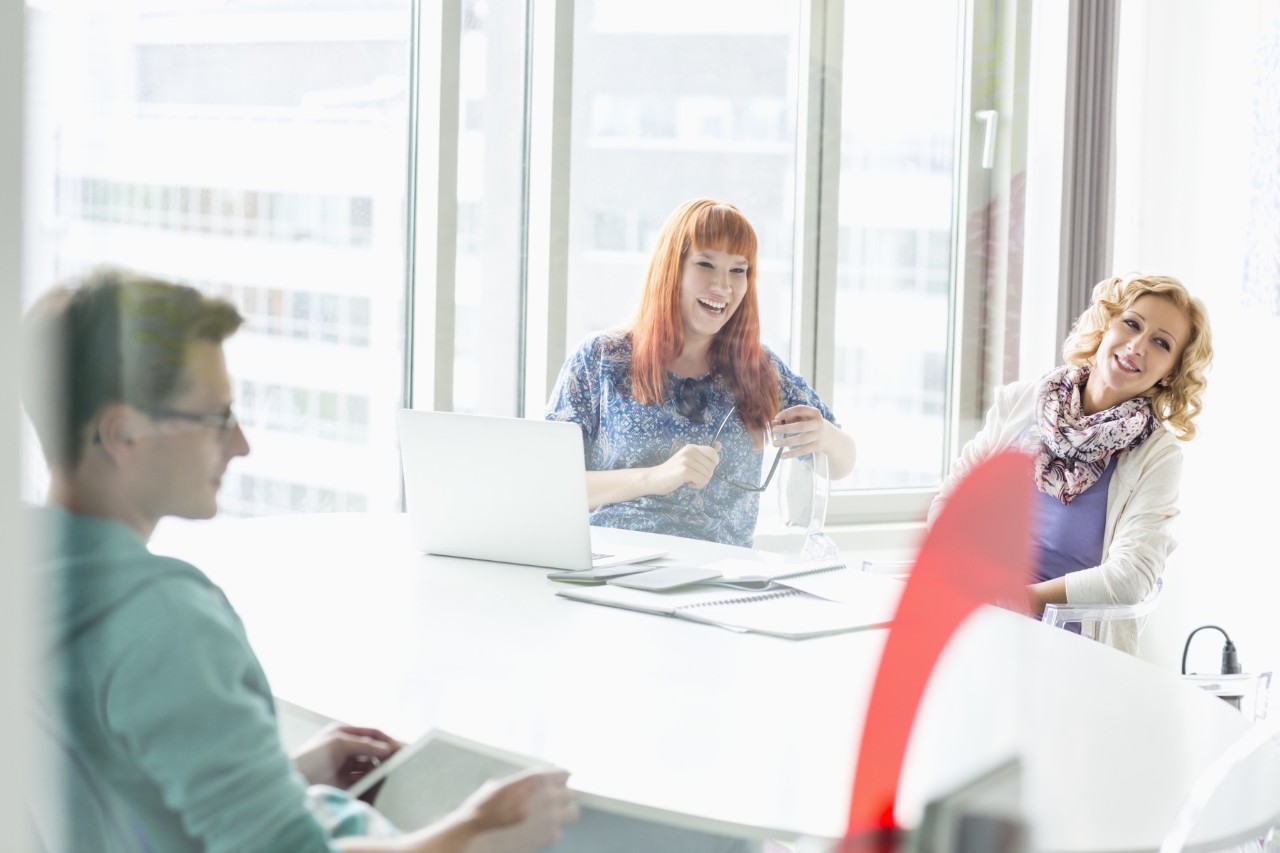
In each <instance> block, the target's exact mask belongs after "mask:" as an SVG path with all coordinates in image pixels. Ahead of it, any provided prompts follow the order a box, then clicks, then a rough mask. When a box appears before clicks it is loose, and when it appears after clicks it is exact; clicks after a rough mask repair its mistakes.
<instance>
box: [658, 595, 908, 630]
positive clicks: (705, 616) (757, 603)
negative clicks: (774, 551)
mask: <svg viewBox="0 0 1280 853" xmlns="http://www.w3.org/2000/svg"><path fill="white" fill-rule="evenodd" d="M676 615H677V616H679V617H681V618H685V619H692V620H694V621H698V622H709V623H711V624H713V625H719V626H720V627H722V628H729V629H731V630H737V631H753V632H756V633H761V634H772V635H775V636H779V637H787V638H791V639H800V638H804V637H820V636H823V635H825V634H839V633H843V632H845V631H856V630H859V629H862V628H871V627H875V626H879V625H886V624H888V623H889V622H890V621H891V620H892V618H893V609H892V608H889V609H888V610H887V611H886V608H885V607H884V606H883V603H882V602H874V603H870V604H868V605H863V604H857V603H855V604H845V603H841V602H836V601H827V600H826V599H823V598H815V597H813V596H810V595H806V594H805V593H803V592H800V591H798V590H792V589H788V590H784V591H781V592H770V593H764V594H761V595H755V596H743V597H742V598H739V599H733V600H730V601H727V602H722V603H714V604H700V605H691V606H688V607H682V608H680V609H679V610H678V611H677V612H676Z"/></svg>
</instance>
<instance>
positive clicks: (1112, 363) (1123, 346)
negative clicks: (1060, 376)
mask: <svg viewBox="0 0 1280 853" xmlns="http://www.w3.org/2000/svg"><path fill="white" fill-rule="evenodd" d="M1190 334H1191V323H1190V321H1189V320H1188V319H1187V318H1186V316H1185V315H1184V314H1183V313H1182V312H1181V311H1180V310H1178V308H1177V306H1175V305H1174V304H1173V303H1172V302H1170V301H1169V300H1167V299H1164V298H1163V297H1160V296H1155V295H1153V294H1150V293H1148V294H1146V295H1145V296H1140V297H1138V298H1137V299H1135V300H1134V302H1133V304H1132V305H1130V306H1129V307H1128V308H1126V309H1124V310H1123V311H1121V312H1120V313H1119V314H1117V315H1116V316H1115V318H1114V319H1112V321H1111V323H1110V325H1108V326H1107V330H1106V331H1105V332H1103V334H1102V340H1101V341H1100V342H1099V343H1098V352H1097V354H1096V355H1095V356H1094V360H1093V361H1094V367H1093V371H1092V372H1091V373H1090V375H1089V386H1090V388H1089V392H1090V393H1089V396H1090V397H1091V398H1092V401H1093V403H1094V406H1096V407H1097V408H1096V409H1095V410H1096V411H1101V410H1102V409H1107V408H1111V407H1112V406H1117V405H1119V404H1120V403H1123V402H1125V401H1126V400H1131V399H1133V398H1134V397H1137V396H1138V395H1139V394H1142V393H1144V392H1146V391H1148V390H1150V389H1151V388H1152V387H1153V386H1154V385H1155V384H1156V383H1157V382H1160V381H1161V380H1162V379H1171V378H1172V377H1173V375H1174V373H1175V372H1176V371H1177V368H1178V361H1179V359H1180V358H1181V357H1182V350H1183V348H1184V347H1185V346H1186V345H1187V339H1188V337H1189V336H1190ZM1095 381H1096V384H1095Z"/></svg>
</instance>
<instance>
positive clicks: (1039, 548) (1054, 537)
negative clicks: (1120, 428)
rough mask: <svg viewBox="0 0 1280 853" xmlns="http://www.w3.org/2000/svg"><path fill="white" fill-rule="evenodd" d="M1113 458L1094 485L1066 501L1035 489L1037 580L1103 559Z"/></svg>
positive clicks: (1081, 567) (1053, 576) (1089, 565)
mask: <svg viewBox="0 0 1280 853" xmlns="http://www.w3.org/2000/svg"><path fill="white" fill-rule="evenodd" d="M1115 470H1116V460H1115V457H1114V456H1113V457H1111V461H1110V462H1108V463H1107V467H1106V470H1104V471H1103V472H1102V476H1100V477H1099V478H1098V480H1097V482H1095V483H1094V484H1093V485H1091V486H1090V487H1089V488H1087V489H1085V490H1084V491H1083V492H1081V493H1080V494H1079V495H1078V496H1076V498H1075V499H1074V500H1072V501H1071V503H1069V504H1064V503H1062V502H1061V501H1059V500H1058V499H1057V498H1055V497H1052V496H1051V495H1046V494H1045V493H1044V492H1042V491H1040V490H1039V489H1036V497H1035V506H1034V509H1033V510H1032V511H1033V512H1034V513H1035V515H1034V517H1033V518H1034V521H1033V524H1034V536H1035V548H1036V578H1035V579H1036V580H1037V581H1047V580H1052V579H1054V578H1060V577H1062V576H1063V575H1065V574H1066V573H1067V572H1076V571H1079V570H1080V569H1091V568H1093V567H1094V566H1097V565H1099V564H1100V563H1101V562H1102V536H1103V533H1105V532H1106V527H1107V490H1108V487H1109V486H1110V484H1111V475H1112V474H1114V473H1115Z"/></svg>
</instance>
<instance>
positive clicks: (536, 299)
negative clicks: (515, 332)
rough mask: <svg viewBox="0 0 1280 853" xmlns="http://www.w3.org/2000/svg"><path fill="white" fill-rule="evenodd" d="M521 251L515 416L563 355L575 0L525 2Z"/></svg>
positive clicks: (543, 395) (548, 383)
mask: <svg viewBox="0 0 1280 853" xmlns="http://www.w3.org/2000/svg"><path fill="white" fill-rule="evenodd" d="M528 14H529V25H530V27H531V28H532V29H531V32H532V37H531V44H530V49H529V54H530V56H529V102H528V109H527V115H528V116H529V125H528V133H529V142H528V151H529V157H528V169H527V176H526V180H527V181H528V185H527V191H526V194H525V197H526V199H527V204H528V208H527V228H526V233H527V240H528V243H527V250H526V254H525V257H526V259H527V266H526V269H525V292H524V312H523V313H524V347H523V361H524V377H523V378H524V382H523V389H522V395H521V396H522V400H521V410H520V414H521V415H523V416H526V417H527V416H528V415H530V414H531V413H534V414H536V413H540V412H541V411H542V410H543V408H544V407H545V406H546V403H547V397H548V396H549V395H550V393H551V388H552V386H553V385H554V384H555V380H556V375H557V373H558V372H559V370H560V365H561V364H562V363H563V362H564V358H565V338H566V336H567V334H568V331H567V329H568V321H567V318H568V301H569V163H570V138H571V137H570V131H571V129H572V122H571V118H572V104H573V15H574V3H573V0H538V2H536V3H534V2H530V4H529V13H528Z"/></svg>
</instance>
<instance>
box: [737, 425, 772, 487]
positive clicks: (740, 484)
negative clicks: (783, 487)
mask: <svg viewBox="0 0 1280 853" xmlns="http://www.w3.org/2000/svg"><path fill="white" fill-rule="evenodd" d="M771 435H772V431H771V430H769V431H766V432H765V437H766V439H767V438H769V437H770V436H771ZM782 451H783V448H781V447H779V448H778V452H777V453H775V454H774V456H773V464H772V465H770V466H769V474H768V475H767V476H766V477H765V478H764V482H763V483H761V484H760V485H758V486H753V485H751V484H750V483H744V482H742V481H741V480H734V479H733V478H731V477H724V478H723V479H724V481H725V482H726V483H728V484H729V485H731V486H736V487H737V488H739V489H743V490H745V491H748V492H763V491H764V490H765V489H767V488H769V483H771V482H773V475H774V473H775V472H776V471H777V470H778V463H779V462H781V461H782Z"/></svg>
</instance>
